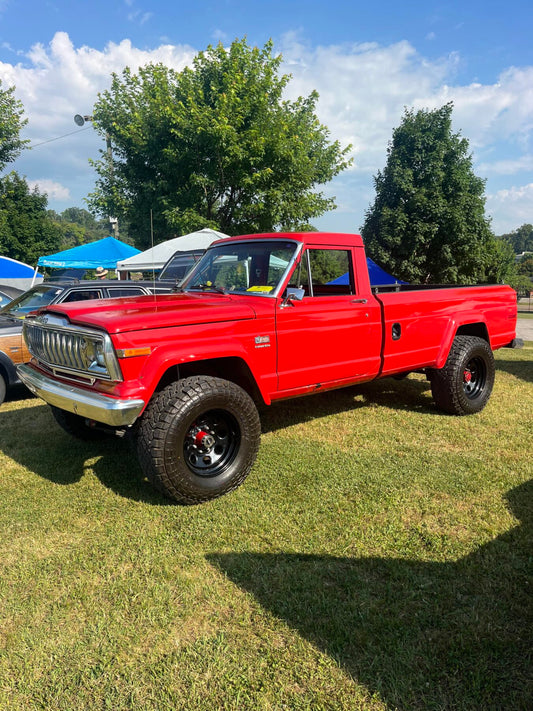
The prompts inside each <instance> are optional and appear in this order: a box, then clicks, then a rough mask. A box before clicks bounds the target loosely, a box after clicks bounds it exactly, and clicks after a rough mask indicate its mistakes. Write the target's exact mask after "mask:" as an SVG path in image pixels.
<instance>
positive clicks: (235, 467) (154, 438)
mask: <svg viewBox="0 0 533 711" xmlns="http://www.w3.org/2000/svg"><path fill="white" fill-rule="evenodd" d="M260 435H261V426H260V421H259V414H258V412H257V408H256V406H255V404H254V401H253V400H252V398H251V397H250V396H249V395H248V393H246V392H245V391H244V390H243V389H242V388H240V387H239V386H238V385H236V384H235V383H232V382H230V381H227V380H222V379H220V378H215V377H210V376H194V377H190V378H185V379H184V380H178V381H176V382H174V383H171V384H170V385H168V386H167V387H166V388H164V389H163V390H161V391H160V392H159V393H156V394H155V395H154V396H153V397H152V400H151V401H150V403H149V405H148V407H147V408H146V410H145V412H144V414H143V416H142V418H141V421H140V423H139V425H138V428H137V431H136V435H135V436H136V448H137V454H138V457H139V462H140V464H141V468H142V470H143V472H144V474H145V476H146V477H147V479H148V480H149V481H150V482H151V483H152V484H153V485H154V486H155V487H156V488H157V489H158V490H159V491H160V492H161V493H163V494H164V495H165V496H168V497H170V498H171V499H174V500H175V501H178V502H179V503H181V504H199V503H202V502H204V501H209V500H211V499H215V498H217V497H219V496H222V495H223V494H226V493H228V492H229V491H232V490H233V489H236V488H237V487H238V486H240V484H242V482H243V481H244V480H245V479H246V477H247V476H248V474H249V473H250V470H251V468H252V466H253V463H254V461H255V458H256V456H257V451H258V449H259V441H260Z"/></svg>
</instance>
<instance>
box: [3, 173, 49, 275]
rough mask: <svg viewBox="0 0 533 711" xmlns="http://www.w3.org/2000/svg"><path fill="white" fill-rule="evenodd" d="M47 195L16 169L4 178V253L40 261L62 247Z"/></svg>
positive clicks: (21, 258)
mask: <svg viewBox="0 0 533 711" xmlns="http://www.w3.org/2000/svg"><path fill="white" fill-rule="evenodd" d="M47 202H48V200H47V197H46V195H41V194H40V193H39V191H38V190H37V189H36V188H35V189H34V190H30V188H29V186H28V183H27V182H26V180H25V179H24V178H21V177H20V176H19V175H18V174H17V173H15V172H13V173H10V174H9V175H6V176H4V177H3V178H2V180H0V254H2V255H4V256H6V257H11V258H12V259H18V260H19V261H21V262H26V263H27V264H36V263H37V259H38V258H39V257H41V256H43V254H50V253H52V252H56V251H58V250H59V248H60V238H61V232H60V230H59V229H58V227H57V225H55V224H54V222H53V220H52V219H50V216H49V215H48V212H47V209H46V206H47Z"/></svg>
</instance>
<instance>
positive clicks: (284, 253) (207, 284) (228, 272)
mask: <svg viewBox="0 0 533 711" xmlns="http://www.w3.org/2000/svg"><path fill="white" fill-rule="evenodd" d="M297 247H298V244H297V243H296V242H285V241H282V240H276V241H274V240H272V241H264V242H262V241H261V242H258V241H253V242H252V241H250V242H233V243H231V244H228V243H226V244H220V245H217V246H215V247H211V248H210V249H208V250H207V252H206V253H205V254H204V256H203V257H202V258H201V260H200V261H199V262H198V264H197V265H196V267H195V268H194V269H193V271H192V272H191V273H190V274H189V276H188V277H187V278H186V279H185V281H184V282H183V284H182V287H183V289H184V290H186V291H191V290H202V291H203V290H212V291H220V292H223V293H227V292H237V293H249V294H262V295H268V294H271V293H273V292H275V291H276V289H277V287H278V286H279V284H280V282H281V280H282V279H283V277H284V275H285V272H286V271H287V269H288V267H289V264H290V263H291V260H292V258H293V257H294V255H295V253H296V249H297Z"/></svg>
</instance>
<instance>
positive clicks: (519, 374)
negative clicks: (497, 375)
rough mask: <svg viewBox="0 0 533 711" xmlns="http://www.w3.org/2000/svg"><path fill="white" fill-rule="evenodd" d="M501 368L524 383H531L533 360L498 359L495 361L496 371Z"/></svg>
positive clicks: (532, 381) (532, 380)
mask: <svg viewBox="0 0 533 711" xmlns="http://www.w3.org/2000/svg"><path fill="white" fill-rule="evenodd" d="M498 370H503V371H504V372H506V373H509V374H510V375H514V376H515V377H516V378H519V379H520V380H524V381H525V382H526V383H533V361H523V360H520V361H515V360H500V359H498V360H497V361H496V371H498Z"/></svg>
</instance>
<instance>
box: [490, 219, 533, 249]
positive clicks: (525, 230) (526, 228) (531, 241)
mask: <svg viewBox="0 0 533 711" xmlns="http://www.w3.org/2000/svg"><path fill="white" fill-rule="evenodd" d="M498 239H501V240H503V241H504V242H507V243H508V244H510V245H511V247H512V248H513V251H514V253H515V254H522V252H533V225H530V224H524V225H522V226H521V227H518V229H516V230H513V232H509V233H508V234H504V235H499V237H498Z"/></svg>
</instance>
